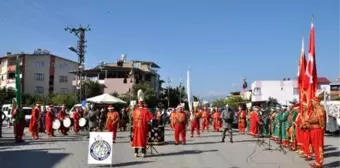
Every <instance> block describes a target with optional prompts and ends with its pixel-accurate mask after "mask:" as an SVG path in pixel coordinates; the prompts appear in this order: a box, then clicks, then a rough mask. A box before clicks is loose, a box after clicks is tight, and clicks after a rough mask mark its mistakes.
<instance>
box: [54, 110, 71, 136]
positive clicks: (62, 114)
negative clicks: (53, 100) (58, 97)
mask: <svg viewBox="0 0 340 168" xmlns="http://www.w3.org/2000/svg"><path fill="white" fill-rule="evenodd" d="M66 116H67V114H66V107H65V105H64V104H63V105H62V106H61V110H60V111H59V112H58V116H57V118H58V120H60V121H63V120H64V119H65V118H66ZM59 130H60V132H61V133H62V134H63V135H67V132H68V131H69V129H68V128H66V127H64V126H63V125H61V126H60V128H59Z"/></svg>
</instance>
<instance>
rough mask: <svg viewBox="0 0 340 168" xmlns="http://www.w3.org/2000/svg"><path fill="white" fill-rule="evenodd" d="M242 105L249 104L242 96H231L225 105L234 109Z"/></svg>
mask: <svg viewBox="0 0 340 168" xmlns="http://www.w3.org/2000/svg"><path fill="white" fill-rule="evenodd" d="M240 103H247V100H244V99H243V98H242V97H241V96H230V97H228V98H227V99H225V104H228V105H229V107H231V108H233V109H236V108H237V106H238V105H239V104H240Z"/></svg>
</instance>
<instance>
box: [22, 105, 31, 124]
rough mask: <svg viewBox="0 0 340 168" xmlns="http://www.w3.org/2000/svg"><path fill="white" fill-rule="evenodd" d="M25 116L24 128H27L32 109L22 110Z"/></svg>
mask: <svg viewBox="0 0 340 168" xmlns="http://www.w3.org/2000/svg"><path fill="white" fill-rule="evenodd" d="M22 109H23V111H24V114H25V126H26V127H28V126H29V124H30V121H31V118H32V107H23V108H22Z"/></svg>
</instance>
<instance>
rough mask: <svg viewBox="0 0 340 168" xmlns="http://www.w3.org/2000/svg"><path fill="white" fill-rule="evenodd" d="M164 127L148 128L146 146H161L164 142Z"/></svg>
mask: <svg viewBox="0 0 340 168" xmlns="http://www.w3.org/2000/svg"><path fill="white" fill-rule="evenodd" d="M164 132H165V131H164V126H163V125H159V126H154V127H149V136H148V144H153V145H163V144H164V143H165V142H164Z"/></svg>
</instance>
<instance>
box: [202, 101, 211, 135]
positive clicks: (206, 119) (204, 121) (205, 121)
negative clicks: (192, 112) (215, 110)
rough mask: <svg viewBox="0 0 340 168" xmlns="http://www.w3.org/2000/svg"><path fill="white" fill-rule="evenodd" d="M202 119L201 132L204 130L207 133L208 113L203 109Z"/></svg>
mask: <svg viewBox="0 0 340 168" xmlns="http://www.w3.org/2000/svg"><path fill="white" fill-rule="evenodd" d="M202 119H203V121H202V132H203V131H204V130H208V131H209V120H210V113H209V112H208V111H207V110H206V108H205V107H204V109H203V113H202Z"/></svg>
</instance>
